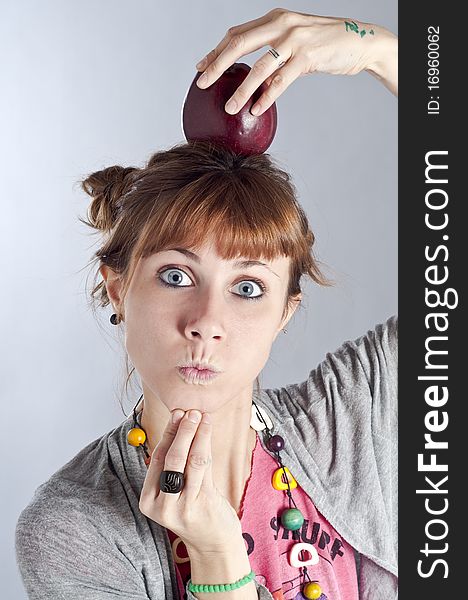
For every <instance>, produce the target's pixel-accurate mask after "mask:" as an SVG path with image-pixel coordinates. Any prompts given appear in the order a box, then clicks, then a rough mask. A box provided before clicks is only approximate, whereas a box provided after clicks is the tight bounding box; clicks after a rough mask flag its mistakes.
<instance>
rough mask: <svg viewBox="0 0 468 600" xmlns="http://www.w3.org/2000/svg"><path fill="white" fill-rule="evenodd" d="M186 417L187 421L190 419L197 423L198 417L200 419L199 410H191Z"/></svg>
mask: <svg viewBox="0 0 468 600" xmlns="http://www.w3.org/2000/svg"><path fill="white" fill-rule="evenodd" d="M188 418H189V421H192V423H199V422H200V419H201V414H200V411H198V410H191V411H190V414H189V416H188Z"/></svg>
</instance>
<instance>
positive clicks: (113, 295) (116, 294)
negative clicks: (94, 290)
mask: <svg viewBox="0 0 468 600" xmlns="http://www.w3.org/2000/svg"><path fill="white" fill-rule="evenodd" d="M99 271H100V273H101V275H102V277H103V279H104V285H105V286H106V290H107V295H108V296H109V300H110V301H111V302H112V305H113V307H114V310H116V312H120V304H121V300H120V290H121V287H122V280H121V278H120V275H119V274H118V273H116V272H115V271H113V270H112V269H111V268H110V267H108V266H107V265H101V266H100V267H99Z"/></svg>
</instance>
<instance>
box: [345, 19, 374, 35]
mask: <svg viewBox="0 0 468 600" xmlns="http://www.w3.org/2000/svg"><path fill="white" fill-rule="evenodd" d="M344 24H345V27H346V31H350V30H351V31H352V32H354V33H358V34H359V35H360V36H361V38H363V37H364V36H365V35H366V33H367V31H366V30H365V29H362V30H361V31H359V26H358V24H357V23H355V22H354V21H351V23H350V22H349V21H345V22H344ZM369 35H375V34H374V30H373V29H371V30H370V31H369Z"/></svg>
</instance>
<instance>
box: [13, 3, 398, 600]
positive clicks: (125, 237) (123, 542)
mask: <svg viewBox="0 0 468 600" xmlns="http://www.w3.org/2000/svg"><path fill="white" fill-rule="evenodd" d="M265 45H270V46H271V50H272V51H268V52H267V53H265V55H264V56H262V58H260V59H259V60H258V61H257V63H255V65H254V67H253V69H252V71H251V73H250V74H249V75H248V77H247V78H246V79H245V80H244V82H243V83H242V85H241V86H240V87H239V89H238V90H237V91H236V92H235V94H234V95H233V100H234V101H235V102H236V103H237V108H235V109H231V110H230V112H236V111H237V110H239V109H240V108H241V106H243V104H245V102H246V101H247V100H248V98H249V97H250V96H251V95H252V94H253V92H254V91H255V90H256V89H257V88H258V87H259V85H260V84H261V83H263V81H267V83H269V84H270V85H269V88H268V91H267V92H266V93H265V94H264V95H263V96H262V97H261V98H260V100H259V104H260V112H263V111H264V110H266V109H267V108H268V107H269V106H270V105H271V104H272V102H274V100H275V99H276V98H277V97H278V96H279V95H280V94H281V93H282V91H284V89H285V88H286V87H287V86H288V85H290V84H291V82H292V81H294V80H295V79H296V78H297V77H298V76H299V75H304V74H306V73H310V72H313V71H322V72H328V73H334V74H355V73H358V72H360V71H362V70H367V71H369V72H370V73H372V74H373V75H374V76H376V77H377V78H378V79H379V80H381V81H382V83H383V84H384V85H385V86H386V87H387V88H388V89H389V90H391V91H392V92H393V93H395V94H396V90H397V70H396V64H397V38H396V37H395V36H394V35H393V34H392V33H390V32H389V31H387V30H386V29H384V28H382V27H379V26H377V25H372V24H368V23H361V22H356V21H354V20H351V19H350V20H347V19H342V18H332V17H318V16H315V15H308V14H303V13H294V12H291V11H285V10H282V9H275V10H273V11H270V12H269V13H268V14H267V15H265V16H263V17H261V18H260V19H256V20H254V21H250V22H249V23H245V24H242V25H239V26H238V27H234V28H232V29H230V30H229V31H228V33H227V34H226V36H225V38H224V39H223V40H222V41H221V42H220V44H219V45H218V46H217V47H216V48H215V49H214V50H213V51H211V52H210V53H209V54H208V55H207V58H206V60H205V63H204V64H203V65H201V68H204V69H205V72H206V75H207V82H206V85H210V84H211V83H213V82H214V81H215V80H216V79H217V78H218V77H219V76H220V75H221V74H222V73H223V72H224V70H226V69H227V68H228V67H229V66H231V65H232V64H233V63H235V62H236V61H237V60H238V59H239V58H241V56H243V55H244V54H247V53H250V52H252V51H255V50H256V49H258V48H262V47H263V46H265ZM83 189H84V190H85V191H86V192H87V193H88V194H90V196H92V198H93V200H92V203H91V205H90V208H89V213H88V220H87V221H84V222H85V223H87V224H88V225H89V226H90V227H93V228H94V229H96V230H98V231H100V232H102V234H103V244H102V247H101V249H100V250H99V251H98V252H97V253H96V260H97V261H99V270H98V274H100V275H102V278H103V280H102V281H101V282H100V283H99V284H98V285H96V286H95V287H94V289H93V292H92V295H93V299H95V300H98V301H99V303H100V304H101V306H107V305H108V304H109V303H111V304H112V306H113V309H114V311H115V312H114V314H113V315H112V317H111V322H112V323H113V324H114V325H116V326H117V327H119V328H121V329H122V331H123V333H124V335H125V347H126V351H127V353H128V356H129V357H130V359H131V362H132V364H133V365H134V369H133V370H136V371H137V373H138V375H139V377H140V380H141V385H142V390H143V394H142V396H141V397H140V399H139V401H138V403H137V405H136V406H135V409H134V410H133V412H132V414H131V415H130V416H129V417H128V418H127V419H126V420H125V421H124V422H123V423H121V424H120V425H119V426H118V427H117V428H116V429H114V430H113V431H111V432H109V433H107V434H106V435H104V436H102V437H101V438H99V439H97V440H95V441H94V442H92V443H91V444H89V445H88V446H86V447H85V448H84V449H83V450H81V451H80V452H79V453H78V454H77V455H76V456H75V457H74V458H73V459H72V460H71V461H70V462H68V463H67V464H66V465H64V466H63V467H62V468H61V469H60V470H59V471H57V472H56V473H55V474H54V475H52V477H51V478H50V479H49V480H48V481H47V482H46V483H44V484H42V485H41V486H40V487H39V488H38V490H36V493H35V495H34V498H33V499H32V500H31V502H30V503H29V505H28V506H27V507H26V508H25V509H24V510H23V512H22V513H21V515H20V518H19V520H18V524H17V529H16V549H17V557H18V564H19V567H20V570H21V574H22V577H23V580H24V584H25V587H26V589H27V592H28V594H29V597H30V598H41V599H45V598H50V599H52V598H53V599H54V600H57V599H59V598H67V599H69V600H71V599H78V598H79V599H81V600H88V599H89V600H91V599H93V600H104V599H105V598H114V597H115V598H121V599H123V598H125V599H127V600H130V599H132V600H136V599H142V600H143V599H147V598H151V599H154V600H156V599H157V600H160V599H161V598H166V599H170V598H189V599H190V600H193V599H194V598H201V599H206V598H213V599H214V598H218V597H219V598H224V599H226V600H231V599H232V600H236V599H241V598H242V599H243V600H250V599H254V598H261V599H262V600H263V599H265V600H266V599H267V598H270V599H271V598H275V599H278V600H279V599H282V598H284V599H288V600H289V599H293V598H304V597H305V598H321V600H325V599H328V600H339V599H342V600H356V599H358V598H361V599H364V598H366V599H369V598H372V600H377V599H385V600H388V599H391V598H396V597H397V488H396V482H397V463H396V461H397V321H396V318H395V317H392V318H390V319H389V320H388V321H387V322H386V323H384V324H382V325H378V326H376V327H375V329H374V330H371V331H369V332H367V334H366V335H363V336H362V337H360V338H359V339H357V340H355V341H349V342H345V343H344V344H343V345H342V346H341V347H340V348H339V349H338V350H336V351H335V352H334V353H330V354H327V356H326V358H325V360H324V361H323V362H322V363H321V364H320V365H319V366H318V367H317V368H315V369H314V370H312V371H311V372H310V373H309V376H308V377H307V379H306V380H305V381H303V382H301V383H299V384H292V385H287V386H285V387H283V388H279V389H262V390H261V389H259V386H258V374H259V373H260V372H261V370H262V368H263V366H264V365H265V363H266V361H267V360H268V356H269V354H270V351H271V347H272V344H273V342H274V340H275V339H276V336H277V335H278V334H279V333H280V332H282V331H286V330H285V327H286V326H287V323H288V322H289V320H290V319H291V318H292V316H293V314H294V312H295V310H296V309H297V307H298V306H299V305H300V302H301V286H300V280H301V278H302V276H309V277H310V278H311V279H312V280H313V281H315V282H316V283H318V284H321V285H327V281H326V280H325V278H324V277H323V276H322V274H321V272H320V268H319V265H318V264H317V261H316V260H315V258H314V255H313V252H312V247H313V243H314V236H313V233H312V231H311V230H310V227H309V224H308V222H307V218H306V216H305V214H304V212H303V210H302V208H301V207H300V205H299V204H298V202H297V198H296V193H295V189H294V186H293V184H292V182H291V180H290V177H289V175H288V174H287V173H286V172H284V171H283V170H281V169H280V168H278V167H277V166H276V165H275V164H274V162H273V161H272V159H271V157H269V156H268V155H266V154H262V155H257V156H251V157H242V156H237V155H235V154H234V153H232V152H231V151H229V150H228V149H226V148H222V147H216V146H214V145H213V144H210V143H209V142H203V143H201V142H197V143H190V144H180V145H178V146H175V147H173V148H171V149H170V150H167V151H160V152H157V153H156V154H154V155H153V156H152V157H151V159H150V160H149V161H148V163H147V165H146V166H145V167H143V168H133V167H127V168H125V167H120V166H113V167H109V168H107V169H104V170H102V171H99V172H96V173H93V174H92V175H90V176H89V177H88V178H87V179H86V180H85V181H84V182H83ZM130 375H131V373H130ZM255 381H256V382H257V386H256V389H255V390H254V385H253V384H254V382H255ZM225 584H226V585H225ZM220 586H221V587H220Z"/></svg>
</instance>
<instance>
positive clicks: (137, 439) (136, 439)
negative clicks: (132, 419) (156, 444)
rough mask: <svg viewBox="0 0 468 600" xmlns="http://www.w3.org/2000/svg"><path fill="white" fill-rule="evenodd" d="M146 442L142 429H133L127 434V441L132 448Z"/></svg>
mask: <svg viewBox="0 0 468 600" xmlns="http://www.w3.org/2000/svg"><path fill="white" fill-rule="evenodd" d="M145 440H146V433H145V432H144V431H143V429H140V428H139V427H133V428H132V429H130V431H129V432H128V433H127V441H128V443H129V444H131V445H132V446H139V445H140V444H144V443H145Z"/></svg>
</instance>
